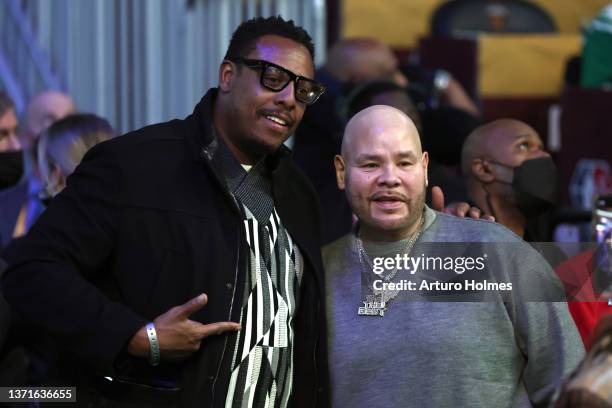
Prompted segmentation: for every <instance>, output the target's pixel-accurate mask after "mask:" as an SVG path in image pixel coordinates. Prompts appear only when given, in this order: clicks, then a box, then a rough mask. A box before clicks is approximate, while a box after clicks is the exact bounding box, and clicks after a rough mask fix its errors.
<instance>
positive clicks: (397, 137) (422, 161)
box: [334, 105, 428, 241]
mask: <svg viewBox="0 0 612 408" xmlns="http://www.w3.org/2000/svg"><path fill="white" fill-rule="evenodd" d="M427 163H428V157H427V153H423V151H422V148H421V142H420V140H419V133H418V132H417V129H416V127H415V126H414V123H412V120H410V118H409V117H408V116H406V114H404V113H403V112H402V111H400V110H398V109H396V108H393V107H391V106H386V105H374V106H371V107H369V108H366V109H364V110H362V111H361V112H359V113H357V114H356V115H355V116H353V118H352V119H351V120H350V121H349V123H348V124H347V126H346V130H345V133H344V138H343V141H342V155H341V156H336V157H335V159H334V165H335V167H336V179H337V182H338V188H340V189H341V190H345V193H346V197H347V200H348V202H349V204H350V206H351V208H352V210H353V212H354V214H355V215H356V216H357V218H358V219H359V222H360V235H361V236H363V237H366V238H367V239H374V240H382V241H394V240H398V239H404V238H406V236H408V235H410V234H412V233H414V231H415V230H416V228H417V227H418V221H419V219H420V217H421V215H422V213H423V206H424V205H425V191H426V187H427Z"/></svg>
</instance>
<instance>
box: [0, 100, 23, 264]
mask: <svg viewBox="0 0 612 408" xmlns="http://www.w3.org/2000/svg"><path fill="white" fill-rule="evenodd" d="M17 125H18V122H17V116H16V114H15V105H14V104H13V101H12V99H11V98H10V97H9V96H8V94H6V93H4V92H0V252H1V251H2V247H3V246H5V245H6V244H7V243H8V242H9V241H10V240H11V238H12V237H13V235H14V232H15V228H16V224H17V220H18V217H19V213H20V210H21V206H22V204H23V202H24V201H25V200H26V199H27V185H26V183H20V181H21V180H22V177H23V173H24V164H23V152H22V150H21V142H20V141H19V139H18V138H17Z"/></svg>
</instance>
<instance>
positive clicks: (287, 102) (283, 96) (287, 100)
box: [274, 81, 295, 108]
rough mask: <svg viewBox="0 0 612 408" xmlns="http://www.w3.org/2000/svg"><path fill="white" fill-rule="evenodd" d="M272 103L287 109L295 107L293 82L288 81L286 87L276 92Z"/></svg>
mask: <svg viewBox="0 0 612 408" xmlns="http://www.w3.org/2000/svg"><path fill="white" fill-rule="evenodd" d="M274 102H275V103H276V104H278V105H284V106H286V107H288V108H292V107H294V106H295V81H289V83H288V84H287V86H286V87H285V88H284V89H282V90H281V91H279V92H277V93H276V95H275V97H274Z"/></svg>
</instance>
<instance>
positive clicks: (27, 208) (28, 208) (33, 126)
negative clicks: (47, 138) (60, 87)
mask: <svg viewBox="0 0 612 408" xmlns="http://www.w3.org/2000/svg"><path fill="white" fill-rule="evenodd" d="M74 112H75V106H74V102H73V101H72V98H71V97H70V96H68V95H66V94H64V93H61V92H58V91H45V92H42V93H40V94H38V95H36V96H35V97H34V98H33V99H32V101H30V103H29V104H28V107H27V108H26V113H25V116H24V120H23V123H22V124H21V125H20V131H19V133H18V137H19V140H20V142H21V144H22V146H23V151H24V171H25V177H26V180H25V181H26V182H27V188H28V197H27V199H26V200H25V202H24V203H23V205H22V208H21V212H20V215H19V221H18V223H17V226H16V228H15V232H14V234H13V236H14V237H20V236H22V235H24V234H25V233H26V232H27V231H28V230H29V229H30V227H31V226H32V225H33V224H34V222H35V221H36V219H37V218H38V217H39V216H40V214H41V213H42V212H43V211H44V205H43V204H42V202H41V193H42V180H41V179H40V172H39V170H38V161H37V158H36V151H37V147H36V144H37V142H38V138H39V137H40V135H41V134H42V132H44V131H45V130H46V129H47V128H48V127H49V126H51V124H53V123H54V122H55V121H57V120H59V119H62V118H64V117H66V116H67V115H69V114H71V113H74Z"/></svg>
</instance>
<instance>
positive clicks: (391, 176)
mask: <svg viewBox="0 0 612 408" xmlns="http://www.w3.org/2000/svg"><path fill="white" fill-rule="evenodd" d="M397 172H398V169H397V168H396V167H395V166H394V165H392V164H389V165H386V166H383V167H382V168H381V172H380V174H379V176H378V184H380V185H384V186H387V187H395V186H398V185H399V184H400V178H399V176H398V173H397Z"/></svg>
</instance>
